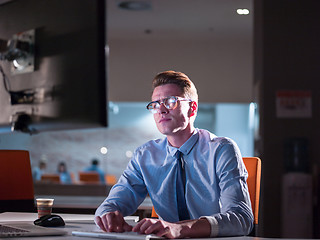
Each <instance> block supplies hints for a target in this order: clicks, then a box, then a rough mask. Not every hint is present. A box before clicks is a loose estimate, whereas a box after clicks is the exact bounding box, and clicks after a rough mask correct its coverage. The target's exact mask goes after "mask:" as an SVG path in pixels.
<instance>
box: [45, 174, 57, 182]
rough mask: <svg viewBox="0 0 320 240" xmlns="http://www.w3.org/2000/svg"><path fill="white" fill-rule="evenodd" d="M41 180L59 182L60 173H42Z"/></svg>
mask: <svg viewBox="0 0 320 240" xmlns="http://www.w3.org/2000/svg"><path fill="white" fill-rule="evenodd" d="M41 181H44V182H52V183H60V175H59V174H47V173H46V174H42V175H41Z"/></svg>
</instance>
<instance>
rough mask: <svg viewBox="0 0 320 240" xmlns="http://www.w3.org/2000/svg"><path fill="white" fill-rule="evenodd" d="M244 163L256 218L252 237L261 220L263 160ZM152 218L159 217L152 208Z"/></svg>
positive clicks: (244, 159)
mask: <svg viewBox="0 0 320 240" xmlns="http://www.w3.org/2000/svg"><path fill="white" fill-rule="evenodd" d="M243 162H244V164H245V166H246V168H247V171H248V179H247V184H248V188H249V194H250V201H251V207H252V211H253V216H254V221H253V223H254V229H253V230H252V232H251V234H250V235H252V236H257V234H258V220H259V200H260V181H261V160H260V158H257V157H244V158H243ZM151 217H152V218H158V215H157V213H156V211H155V209H154V207H152V212H151Z"/></svg>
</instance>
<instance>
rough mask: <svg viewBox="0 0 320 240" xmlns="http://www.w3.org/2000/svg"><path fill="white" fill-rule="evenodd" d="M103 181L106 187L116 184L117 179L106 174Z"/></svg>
mask: <svg viewBox="0 0 320 240" xmlns="http://www.w3.org/2000/svg"><path fill="white" fill-rule="evenodd" d="M104 179H105V181H106V184H108V185H115V184H116V183H117V178H116V176H115V175H110V174H106V175H104Z"/></svg>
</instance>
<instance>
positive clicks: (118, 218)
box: [94, 211, 132, 232]
mask: <svg viewBox="0 0 320 240" xmlns="http://www.w3.org/2000/svg"><path fill="white" fill-rule="evenodd" d="M94 221H95V222H96V224H97V225H98V226H99V227H100V228H101V230H103V231H105V232H128V231H131V230H132V226H130V225H129V224H128V223H127V222H126V221H125V220H124V218H123V216H122V214H121V213H120V212H119V211H115V212H109V213H107V214H104V215H102V216H101V217H99V216H97V217H95V219H94Z"/></svg>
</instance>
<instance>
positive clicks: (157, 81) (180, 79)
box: [152, 71, 198, 102]
mask: <svg viewBox="0 0 320 240" xmlns="http://www.w3.org/2000/svg"><path fill="white" fill-rule="evenodd" d="M165 84H176V85H177V86H178V87H179V88H180V89H181V92H182V93H183V94H184V95H185V97H186V98H190V99H191V100H192V101H195V102H198V93H197V89H196V87H195V85H194V84H193V82H192V81H191V80H190V79H189V77H188V76H187V75H186V74H184V73H182V72H175V71H164V72H160V73H158V74H157V75H156V76H155V77H154V79H153V81H152V91H153V90H154V89H155V88H156V87H158V86H161V85H165Z"/></svg>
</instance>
